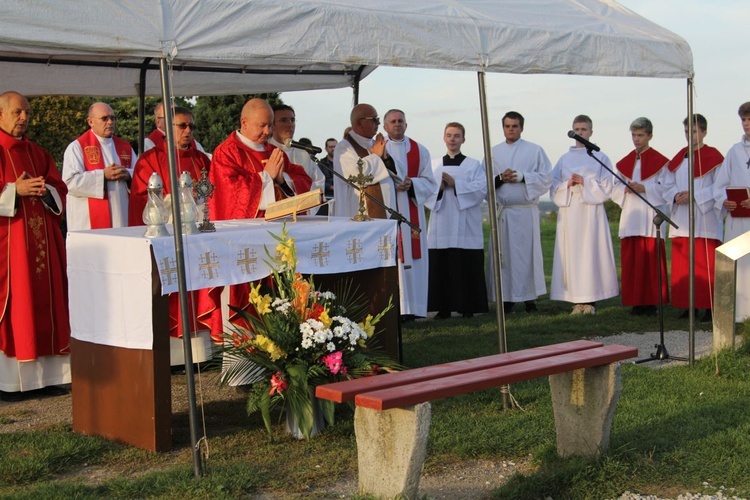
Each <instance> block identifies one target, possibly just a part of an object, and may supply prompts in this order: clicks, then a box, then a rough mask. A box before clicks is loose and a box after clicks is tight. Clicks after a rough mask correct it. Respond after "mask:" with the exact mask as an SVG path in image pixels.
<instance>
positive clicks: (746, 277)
mask: <svg viewBox="0 0 750 500" xmlns="http://www.w3.org/2000/svg"><path fill="white" fill-rule="evenodd" d="M730 186H732V187H748V188H750V140H748V138H747V137H744V136H743V138H742V140H741V141H740V142H738V143H737V144H735V145H734V146H732V148H731V149H730V150H729V152H728V153H727V156H726V158H724V163H723V164H722V165H721V168H719V171H718V172H717V174H716V181H715V182H714V200H715V203H716V207H717V208H720V209H721V214H722V216H724V217H725V218H724V241H725V242H728V241H729V240H731V239H733V238H736V237H737V236H740V235H742V234H745V233H746V232H748V231H750V217H732V212H728V211H727V209H725V208H723V207H724V201H726V199H727V191H726V190H727V188H728V187H730ZM736 283H737V290H736V293H737V301H736V309H735V320H736V321H737V322H738V323H739V322H742V321H744V320H745V319H746V318H747V317H748V316H750V255H746V256H745V257H742V258H741V259H739V260H738V261H737V282H736Z"/></svg>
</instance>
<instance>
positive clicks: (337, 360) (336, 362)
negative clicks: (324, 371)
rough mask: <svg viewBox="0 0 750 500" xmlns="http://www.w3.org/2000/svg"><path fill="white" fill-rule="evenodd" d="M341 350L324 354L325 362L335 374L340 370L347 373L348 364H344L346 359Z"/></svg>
mask: <svg viewBox="0 0 750 500" xmlns="http://www.w3.org/2000/svg"><path fill="white" fill-rule="evenodd" d="M343 356H344V355H343V354H342V352H341V351H336V352H333V353H331V354H326V355H325V356H323V358H322V359H323V363H325V365H326V366H327V367H328V369H329V370H330V371H331V373H332V374H333V375H336V374H337V373H338V372H339V371H343V372H344V373H346V366H343V364H344V360H343V359H342V358H343Z"/></svg>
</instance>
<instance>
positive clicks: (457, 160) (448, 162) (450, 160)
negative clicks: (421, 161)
mask: <svg viewBox="0 0 750 500" xmlns="http://www.w3.org/2000/svg"><path fill="white" fill-rule="evenodd" d="M465 159H466V157H465V156H464V154H463V153H458V154H457V155H456V156H451V155H449V154H447V155H445V156H443V165H445V166H447V167H454V166H458V165H461V163H463V161H464V160H465Z"/></svg>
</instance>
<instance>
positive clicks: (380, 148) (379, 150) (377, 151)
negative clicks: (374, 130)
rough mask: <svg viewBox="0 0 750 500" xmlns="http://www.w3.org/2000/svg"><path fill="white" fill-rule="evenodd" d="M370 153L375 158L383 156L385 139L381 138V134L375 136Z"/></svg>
mask: <svg viewBox="0 0 750 500" xmlns="http://www.w3.org/2000/svg"><path fill="white" fill-rule="evenodd" d="M370 152H371V153H372V154H374V155H377V156H383V153H385V137H383V134H381V133H378V135H376V136H375V142H374V143H373V144H372V148H371V150H370Z"/></svg>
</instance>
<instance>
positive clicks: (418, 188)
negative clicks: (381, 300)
mask: <svg viewBox="0 0 750 500" xmlns="http://www.w3.org/2000/svg"><path fill="white" fill-rule="evenodd" d="M410 144H411V141H409V138H408V137H404V139H403V140H401V141H394V140H393V139H390V140H388V142H387V143H386V150H387V151H388V154H389V155H390V156H391V157H392V158H393V161H394V162H395V164H396V171H397V174H398V177H399V178H400V179H406V178H407V177H409V176H408V175H407V170H408V169H407V163H406V155H407V153H409V151H410V149H411V145H410ZM418 147H419V169H418V171H417V176H416V177H409V178H410V179H411V181H412V188H411V189H410V191H413V194H414V199H415V201H416V204H417V207H418V211H419V227H420V228H421V229H422V231H421V232H420V233H419V240H420V245H421V248H422V252H421V253H422V257H421V258H420V259H414V258H413V257H412V242H411V235H410V228H409V226H407V225H406V224H401V229H400V230H401V234H402V237H401V241H402V243H403V252H402V255H403V262H401V260H399V263H398V273H399V285H400V287H401V314H402V315H404V314H413V315H415V316H427V285H428V278H429V265H428V257H427V255H428V249H427V224H426V219H425V213H424V204H425V202H426V201H427V199H428V198H429V197H430V196H432V195H433V194H434V193H436V192H437V190H438V183H437V182H435V177H434V176H433V174H432V164H431V163H432V162H431V161H430V153H429V152H428V151H427V148H425V147H424V146H422V145H421V144H418ZM334 161H335V157H334ZM335 190H336V187H334V192H335ZM410 191H398V192H396V206H393V205H391V208H393V209H395V210H398V211H399V212H400V213H401V215H403V216H404V217H406V218H407V219H409V201H408V198H409V195H408V193H409V192H410Z"/></svg>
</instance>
